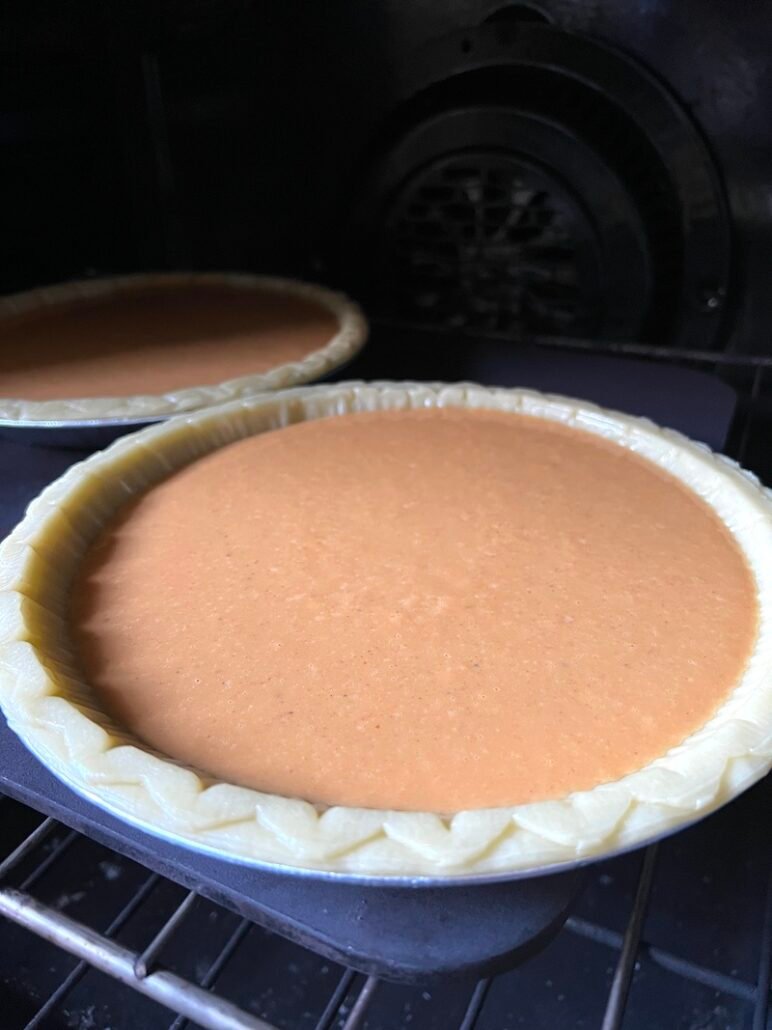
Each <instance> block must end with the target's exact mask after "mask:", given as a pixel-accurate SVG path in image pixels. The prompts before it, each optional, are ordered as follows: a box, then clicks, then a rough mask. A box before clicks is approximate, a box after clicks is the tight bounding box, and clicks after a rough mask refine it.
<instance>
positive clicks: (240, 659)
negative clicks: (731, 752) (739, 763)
mask: <svg viewBox="0 0 772 1030" xmlns="http://www.w3.org/2000/svg"><path fill="white" fill-rule="evenodd" d="M756 617H757V612H756V599H755V587H754V584H753V580H752V576H751V573H750V571H749V569H748V568H747V566H746V564H745V561H744V559H743V557H742V555H741V553H740V551H739V549H738V548H737V546H736V545H735V543H734V541H733V540H732V538H731V536H730V534H729V533H728V531H727V530H726V529H725V528H724V526H723V525H722V524H721V523H720V522H719V520H718V519H717V517H715V516H714V515H713V513H712V512H711V511H710V510H709V509H708V508H707V506H705V505H704V504H703V502H702V501H700V500H699V499H698V498H697V497H696V496H694V495H693V494H692V493H691V492H690V491H688V490H687V489H686V488H685V487H682V486H681V485H680V484H679V483H678V482H677V481H676V480H675V479H673V478H671V477H670V476H668V475H667V474H665V473H663V472H661V471H659V470H658V469H657V468H656V467H655V466H653V465H651V464H650V463H648V462H645V461H644V460H643V459H640V458H638V457H636V456H634V455H632V454H631V453H630V452H628V451H625V450H623V449H622V448H620V447H617V446H616V445H614V444H611V443H608V442H606V441H603V440H601V439H599V438H597V437H593V436H590V435H589V434H584V433H581V432H577V431H575V430H571V429H568V428H566V427H563V426H560V425H557V424H554V423H547V422H544V421H541V420H537V419H530V418H527V417H523V416H513V415H508V414H504V413H490V412H467V411H459V410H456V411H452V410H448V411H436V410H431V411H429V410H427V411H420V412H410V413H396V412H394V413H375V414H363V415H353V416H344V417H336V418H329V419H326V420H323V421H312V422H306V423H301V424H299V425H296V426H292V427H290V428H288V429H283V430H280V431H276V432H271V433H265V434H263V435H260V436H256V437H251V438H249V439H246V440H244V441H241V442H239V443H236V444H233V445H231V446H229V447H227V448H224V449H222V450H219V451H217V452H215V453H214V454H212V455H210V456H208V457H207V458H204V459H202V460H199V461H198V462H196V463H194V464H193V465H191V466H189V467H188V468H186V469H184V470H183V471H181V472H179V473H177V474H176V475H174V476H173V477H171V478H170V479H169V480H167V481H166V482H164V483H163V484H162V485H161V486H159V487H157V488H156V489H154V490H152V491H151V492H149V493H148V494H147V495H146V496H145V497H144V498H143V499H141V500H140V501H139V502H138V503H136V504H135V505H134V506H133V507H132V508H131V509H129V510H128V511H127V512H126V513H125V514H124V516H123V517H122V518H121V519H120V521H118V522H116V523H115V524H114V525H113V527H112V528H111V529H110V530H109V531H108V532H107V533H106V534H105V535H104V537H103V538H102V540H101V542H100V543H99V544H98V545H97V546H96V547H95V548H94V550H93V551H92V553H91V556H90V560H89V562H88V563H87V565H86V566H85V568H84V573H83V575H82V578H81V580H80V583H79V584H78V586H77V589H76V596H75V606H74V628H75V635H76V639H77V640H78V642H79V645H80V648H81V654H82V660H83V662H84V665H85V669H86V671H87V674H88V676H89V678H90V681H91V682H92V683H93V684H94V685H95V686H96V687H97V688H98V690H99V692H100V694H101V695H102V696H103V697H104V699H105V701H106V703H107V705H108V706H109V708H110V709H111V710H112V711H113V712H114V713H115V715H117V717H118V718H119V719H121V720H122V721H123V722H124V723H125V724H127V725H128V726H129V727H131V728H132V729H133V730H134V732H135V733H136V734H137V735H138V736H139V737H140V738H141V739H143V740H144V741H146V742H147V743H148V744H150V745H152V746H153V747H155V748H157V749H158V750H160V751H162V752H164V753H166V754H168V755H170V756H172V757H175V758H177V759H180V760H182V761H184V762H186V763H189V764H192V765H193V766H196V767H198V768H199V769H201V770H204V771H206V772H209V773H212V774H214V775H216V776H218V777H222V778H224V779H226V780H228V781H230V782H233V783H238V784H244V785H247V786H252V787H256V788H258V789H261V790H265V791H269V792H273V793H278V794H284V795H290V796H297V797H302V798H306V799H308V800H311V801H319V802H327V803H329V804H343V805H355V806H368V807H377V808H386V809H389V808H394V809H407V810H411V809H412V810H429V811H440V812H452V811H457V810H462V809H467V808H478V807H485V806H495V805H510V804H517V803H520V802H526V801H532V800H540V799H546V798H558V797H561V796H564V795H565V794H567V793H569V792H570V791H573V790H578V789H584V788H590V787H592V786H594V785H596V784H598V783H601V782H605V781H609V780H614V779H617V778H618V777H620V776H622V775H624V774H625V773H628V772H631V771H633V770H635V769H638V768H640V767H641V766H643V765H645V764H647V763H648V762H649V761H651V760H653V759H654V758H655V757H657V756H658V755H659V754H661V753H662V752H664V751H665V750H666V749H667V748H669V747H671V746H673V745H675V744H677V743H679V742H680V741H682V740H683V739H684V738H685V737H686V736H688V735H689V733H690V732H692V731H693V730H694V729H695V728H697V727H698V726H699V725H701V724H702V723H703V722H705V721H706V720H707V719H708V718H709V717H710V715H711V714H712V713H713V711H714V710H715V709H716V707H717V706H718V705H719V704H720V703H721V701H722V700H723V699H724V698H725V696H726V695H727V694H728V692H729V691H730V690H731V688H732V687H733V685H734V683H735V680H736V677H737V676H738V675H739V673H740V672H741V670H742V668H743V666H744V662H745V660H746V658H747V656H748V653H749V651H750V648H751V646H752V643H753V639H754V636H755V630H756Z"/></svg>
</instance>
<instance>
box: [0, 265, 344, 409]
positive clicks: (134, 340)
mask: <svg viewBox="0 0 772 1030" xmlns="http://www.w3.org/2000/svg"><path fill="white" fill-rule="evenodd" d="M338 329H339V323H338V319H337V318H336V317H335V315H334V314H333V313H332V312H331V311H329V310H328V309H327V308H326V307H324V306H323V305H322V304H321V303H318V302H315V301H313V300H309V299H308V298H305V297H300V296H297V295H295V294H292V293H289V292H286V293H285V292H281V291H279V290H271V289H248V288H245V289H241V288H236V287H233V286H228V285H226V284H221V285H216V284H212V283H209V284H204V283H195V284H163V283H156V284H153V285H147V286H142V287H133V288H131V289H128V290H120V291H117V292H114V293H106V294H103V295H100V296H96V297H92V298H88V299H87V298H82V297H81V298H78V299H77V301H66V302H61V303H58V304H51V305H46V306H45V307H40V308H37V309H35V310H34V311H28V312H24V313H23V314H19V315H16V316H13V317H11V318H3V320H2V321H1V322H0V396H3V397H20V398H24V399H25V400H55V399H57V398H63V397H117V396H132V395H135V394H162V393H168V392H170V391H174V390H180V389H183V388H185V387H190V386H206V385H212V384H215V383H220V382H224V381H226V380H228V379H235V378H238V377H240V376H246V375H252V374H259V373H261V372H266V371H268V370H269V369H271V368H276V367H277V366H279V365H284V364H287V363H289V362H293V361H300V360H302V359H303V358H305V357H307V355H309V354H310V353H312V352H313V351H315V350H319V349H320V348H321V347H324V346H325V344H327V343H329V341H330V340H331V339H332V338H333V337H334V336H335V334H336V333H337V332H338Z"/></svg>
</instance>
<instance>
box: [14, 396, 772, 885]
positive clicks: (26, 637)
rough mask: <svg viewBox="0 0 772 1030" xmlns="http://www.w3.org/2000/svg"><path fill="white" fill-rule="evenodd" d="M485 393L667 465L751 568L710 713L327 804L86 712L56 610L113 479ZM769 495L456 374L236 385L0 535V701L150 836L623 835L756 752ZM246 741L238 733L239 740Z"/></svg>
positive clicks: (702, 801) (767, 614)
mask: <svg viewBox="0 0 772 1030" xmlns="http://www.w3.org/2000/svg"><path fill="white" fill-rule="evenodd" d="M435 406H436V407H443V406H453V407H468V408H490V409H495V410H500V411H511V412H515V413H520V414H526V415H530V416H534V417H537V418H543V419H548V420H553V421H558V422H562V423H564V424H567V425H572V426H576V427H577V428H581V429H583V430H585V431H588V432H590V433H595V434H597V435H599V436H602V437H605V438H606V439H609V440H612V441H614V442H616V443H617V444H619V445H621V446H622V447H626V448H629V449H630V450H632V451H634V452H636V453H637V454H639V455H641V456H643V457H645V458H647V459H649V460H650V461H652V462H654V463H655V464H657V465H659V466H660V467H662V468H663V469H666V470H667V471H669V472H670V473H671V474H672V475H675V476H676V477H677V478H678V479H680V480H681V481H682V482H683V483H684V484H686V485H687V486H688V487H690V488H691V489H692V490H693V491H694V492H695V493H696V494H697V495H699V496H700V497H701V498H702V499H703V501H705V502H706V503H707V504H708V505H709V506H710V507H711V508H712V509H713V510H714V511H715V512H716V513H717V515H718V516H719V517H720V518H721V519H722V520H723V522H724V523H725V524H726V525H727V526H728V528H729V529H730V531H731V533H732V535H733V537H734V539H735V540H736V541H737V544H738V546H739V547H740V548H741V550H742V552H743V554H744V555H745V557H746V560H747V562H748V564H749V567H750V568H751V571H752V573H753V576H754V580H755V583H756V587H757V596H758V603H759V625H758V635H757V639H756V642H755V644H754V647H753V650H752V653H751V656H750V658H749V659H748V662H747V664H746V668H745V671H744V673H743V675H742V677H741V678H740V680H739V682H738V683H737V685H736V686H735V688H734V690H733V691H732V693H731V694H730V695H729V697H728V698H727V700H726V701H725V702H724V704H723V705H722V706H721V707H720V708H719V710H718V711H717V712H716V714H715V715H714V716H713V717H712V718H711V719H710V720H709V721H708V722H707V723H706V724H705V725H704V726H703V727H702V728H700V729H699V730H698V731H697V732H695V733H693V734H692V735H691V736H690V737H688V738H687V739H686V740H685V741H683V743H682V744H680V745H679V746H678V747H675V748H672V749H671V750H670V751H668V752H667V753H666V754H664V755H662V756H661V757H660V758H657V759H656V760H655V761H653V762H651V763H650V764H649V765H647V766H645V767H644V768H642V769H640V770H638V771H637V772H634V773H632V774H630V775H628V776H625V777H623V778H622V779H620V780H617V781H616V782H613V783H606V784H602V785H600V786H597V787H595V788H593V789H592V790H588V791H582V792H577V793H572V794H570V795H568V796H567V797H565V798H563V799H561V800H557V801H546V802H537V803H531V804H526V805H518V806H514V807H509V808H495V809H480V810H475V811H467V812H460V813H456V814H453V815H447V814H438V813H416V812H394V811H375V810H370V809H355V808H343V807H333V808H327V809H325V808H324V807H323V806H315V805H312V804H309V803H307V802H305V801H300V800H294V799H288V798H285V797H279V796H275V795H267V794H261V793H259V792H257V791H254V790H249V789H245V788H242V787H236V786H233V785H229V784H224V783H218V782H216V781H214V780H213V779H211V778H209V777H207V776H204V775H202V774H200V773H198V772H196V771H194V770H191V769H188V768H185V767H183V766H182V765H180V764H179V763H176V762H174V761H172V760H170V759H168V758H166V757H164V756H162V755H159V754H156V753H151V752H150V751H149V750H148V749H147V748H146V747H145V746H144V745H139V744H138V743H137V742H136V741H135V740H134V739H133V738H132V736H131V734H129V733H127V732H126V731H125V730H124V729H122V728H121V727H119V726H117V725H115V724H114V723H113V722H112V721H111V720H110V718H109V717H107V716H106V715H105V713H104V712H103V711H101V710H100V705H99V699H98V698H97V697H96V696H95V695H94V693H93V691H92V690H91V689H90V688H89V686H88V684H87V683H84V682H83V680H82V678H81V674H80V671H79V667H78V662H77V658H76V656H75V653H74V650H73V647H72V645H71V642H70V639H69V631H68V628H67V607H68V591H69V587H70V584H71V582H72V578H73V575H74V573H75V571H76V570H77V568H78V565H79V562H80V560H81V557H82V555H83V554H84V552H85V550H86V549H87V548H88V546H89V544H90V543H91V542H92V541H93V540H94V538H95V537H96V536H97V535H98V534H99V532H100V530H101V528H102V527H103V526H104V525H105V523H106V522H107V521H108V520H109V519H110V517H111V516H112V515H113V513H114V512H115V511H116V510H117V509H118V507H119V506H120V505H122V504H123V503H124V502H125V501H126V500H127V499H129V498H130V497H132V496H134V495H136V494H138V493H142V492H144V491H146V490H148V489H149V488H151V487H152V486H153V485H154V484H155V483H157V482H159V481H160V480H161V479H163V478H164V477H165V476H166V475H168V473H169V472H171V471H173V470H176V469H178V468H180V467H182V466H183V465H186V464H188V463H189V462H191V461H193V460H195V459H196V458H198V457H200V456H202V455H204V454H206V453H209V452H210V451H213V450H215V449H216V448H218V447H220V446H223V445H225V444H227V443H230V442H232V441H234V440H237V439H241V438H243V437H245V436H248V435H251V434H254V433H258V432H263V431H266V430H270V429H274V428H277V427H280V426H284V425H287V424H290V423H294V422H298V421H301V420H307V419H315V418H322V417H329V416H335V415H340V414H344V413H347V412H353V411H374V410H386V409H406V408H416V407H420V408H424V407H435ZM771 669H772V494H771V493H770V492H769V491H767V490H766V489H764V488H763V487H762V486H761V485H760V483H759V482H758V480H757V479H756V478H755V477H754V476H753V475H752V474H750V473H749V472H746V471H745V470H743V469H741V468H740V467H739V466H738V465H737V464H736V463H735V462H733V461H731V460H730V459H728V458H726V457H723V456H722V455H717V454H714V453H713V452H711V451H710V450H709V449H708V448H707V447H705V446H704V445H702V444H698V443H694V442H692V441H690V440H688V439H687V438H685V437H683V436H681V435H680V434H678V433H676V432H674V431H672V430H668V429H662V428H659V427H657V426H655V425H654V424H653V423H651V422H649V421H647V420H645V419H641V418H632V417H630V416H627V415H622V414H618V413H615V412H610V411H606V410H603V409H601V408H598V407H595V406H594V405H591V404H589V403H585V402H579V401H575V400H570V399H567V398H563V397H555V396H547V395H543V394H538V393H535V392H532V391H529V390H506V389H487V388H483V387H480V386H474V385H452V386H451V385H443V384H415V383H375V384H364V383H342V384H339V385H335V386H317V387H306V388H300V389H293V390H288V391H283V392H281V393H278V394H274V395H270V396H263V397H259V398H252V399H248V400H242V401H236V402H233V403H231V404H228V405H225V406H222V407H219V408H216V409H207V410H206V411H201V412H197V413H195V414H192V415H187V416H184V417H181V418H177V419H174V420H172V421H170V422H166V423H162V424H159V425H155V426H151V427H150V428H148V429H146V430H143V431H142V432H140V433H137V434H134V435H133V436H130V437H124V438H122V439H120V440H118V441H117V442H116V443H114V444H113V445H112V446H111V447H109V448H108V449H107V450H106V451H104V452H101V453H98V454H95V455H93V456H92V457H90V458H88V459H87V460H86V461H84V462H82V463H81V464H79V465H75V466H73V467H72V468H71V469H69V470H68V472H66V473H65V474H64V476H62V477H61V478H60V479H59V480H57V481H56V482H55V483H53V484H52V485H51V486H49V487H48V488H47V489H46V490H44V491H43V493H42V494H41V495H40V497H38V498H37V499H36V500H35V501H33V502H32V504H31V505H30V507H29V509H28V511H27V514H26V516H25V518H24V520H23V521H22V522H21V523H20V525H19V526H18V527H17V528H16V529H15V530H14V532H13V533H12V534H11V535H10V537H8V539H7V540H6V541H5V542H4V543H3V545H2V546H1V547H0V704H1V705H2V708H3V710H4V712H5V715H6V717H7V719H8V722H9V724H10V726H11V727H12V729H13V730H14V731H15V732H16V733H17V734H18V735H19V736H20V737H21V739H22V740H23V741H24V743H25V744H26V745H27V747H29V749H30V750H31V751H32V752H33V753H34V754H35V755H37V757H38V758H39V759H41V761H43V762H44V763H45V764H46V765H47V766H48V767H49V768H50V769H51V770H52V771H53V772H54V773H55V774H56V775H57V776H58V777H59V778H60V779H62V780H63V781H65V782H66V783H67V784H68V785H70V786H71V787H73V788H74V789H75V790H76V791H78V792H79V793H81V794H83V795H85V796H87V797H88V798H89V799H91V800H93V801H94V802H96V803H97V804H98V805H101V806H102V807H105V808H107V809H109V810H110V811H112V812H114V813H116V814H118V815H120V816H121V817H123V818H124V819H126V820H128V821H130V822H133V823H135V824H138V825H140V826H142V827H144V828H145V829H148V830H150V831H151V832H154V833H156V834H159V835H162V836H167V837H172V838H174V839H177V840H180V841H184V842H186V843H188V844H190V845H192V846H194V847H198V848H202V849H205V850H208V851H211V852H215V853H217V854H219V855H221V856H223V857H227V858H231V859H235V860H240V861H246V862H250V863H255V864H273V865H282V866H294V867H301V868H303V869H306V870H312V871H319V872H321V871H324V872H329V871H333V872H339V873H346V874H349V875H351V874H354V875H365V876H370V877H372V876H377V877H394V876H397V877H451V876H470V875H471V876H475V877H485V876H497V875H498V876H501V875H507V874H515V873H521V872H524V871H535V870H540V869H544V868H545V867H550V866H555V865H559V864H561V863H567V862H575V861H577V860H585V859H588V858H591V857H595V856H601V855H608V854H610V853H613V852H616V851H619V850H622V849H625V848H629V847H633V846H637V845H640V844H642V843H644V842H645V841H648V840H651V839H652V838H654V837H656V836H658V835H661V834H663V833H665V832H668V831H671V830H673V829H676V828H678V827H679V826H682V825H685V824H687V823H689V822H691V821H693V820H695V819H696V818H699V817H701V816H703V815H706V814H707V813H709V812H710V811H712V810H713V809H715V808H717V807H718V806H720V805H722V804H724V803H725V802H726V801H728V800H730V799H731V798H732V797H733V796H735V795H736V794H738V793H739V792H740V791H742V790H744V789H746V788H747V787H749V786H750V785H751V784H752V783H754V782H755V781H756V780H758V779H759V778H760V777H762V776H763V775H764V774H765V773H766V772H767V771H768V769H769V768H770V766H772V682H771V680H772V677H771V676H770V670H771ZM257 743H258V742H256V744H257Z"/></svg>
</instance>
